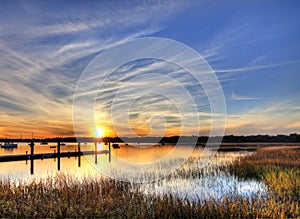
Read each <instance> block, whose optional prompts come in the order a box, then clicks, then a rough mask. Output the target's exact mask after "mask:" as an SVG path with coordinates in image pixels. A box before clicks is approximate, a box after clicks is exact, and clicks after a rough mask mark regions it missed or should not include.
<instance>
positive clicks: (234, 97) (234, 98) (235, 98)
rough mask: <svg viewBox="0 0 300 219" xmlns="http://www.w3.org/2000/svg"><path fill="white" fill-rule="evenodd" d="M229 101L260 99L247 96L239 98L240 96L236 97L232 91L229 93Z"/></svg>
mask: <svg viewBox="0 0 300 219" xmlns="http://www.w3.org/2000/svg"><path fill="white" fill-rule="evenodd" d="M230 99H231V100H261V99H262V98H258V97H248V96H241V95H237V94H236V93H234V92H233V91H232V92H231V96H230Z"/></svg>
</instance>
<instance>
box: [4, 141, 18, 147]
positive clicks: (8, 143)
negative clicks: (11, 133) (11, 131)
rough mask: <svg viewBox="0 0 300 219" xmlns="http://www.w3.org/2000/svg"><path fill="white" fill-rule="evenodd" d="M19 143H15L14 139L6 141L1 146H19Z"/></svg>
mask: <svg viewBox="0 0 300 219" xmlns="http://www.w3.org/2000/svg"><path fill="white" fill-rule="evenodd" d="M17 147H18V144H17V143H13V142H12V141H7V142H4V144H1V148H17Z"/></svg>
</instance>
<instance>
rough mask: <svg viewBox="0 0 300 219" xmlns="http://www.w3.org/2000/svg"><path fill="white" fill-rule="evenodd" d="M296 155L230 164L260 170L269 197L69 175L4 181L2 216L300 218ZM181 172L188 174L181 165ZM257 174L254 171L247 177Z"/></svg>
mask: <svg viewBox="0 0 300 219" xmlns="http://www.w3.org/2000/svg"><path fill="white" fill-rule="evenodd" d="M270 150H271V151H270ZM271 152H272V153H271ZM292 155H293V158H292ZM294 156H296V157H294ZM271 157H272V158H271ZM287 157H289V158H290V159H286V158H287ZM263 158H265V159H263ZM298 158H299V151H297V150H296V153H295V151H294V150H293V149H289V150H285V151H284V152H283V151H278V148H276V149H269V148H264V149H261V150H259V151H258V152H257V153H254V154H252V155H250V156H246V157H243V158H241V159H240V160H239V161H237V162H234V163H233V164H232V165H231V166H230V167H229V170H230V171H232V172H233V173H234V174H239V173H242V174H241V175H240V176H241V177H242V176H247V174H246V172H247V171H248V169H251V168H256V167H258V168H257V169H255V170H260V169H261V171H260V172H259V173H258V174H256V175H258V178H259V179H261V180H263V181H264V182H266V183H267V185H269V186H270V194H269V195H268V196H267V197H265V198H259V197H258V196H257V197H256V196H252V197H242V196H237V195H235V196H227V197H224V199H222V200H221V201H220V200H215V199H214V198H213V197H212V198H210V199H209V200H200V199H193V200H190V199H187V198H180V197H178V196H176V195H175V194H172V193H170V194H164V195H154V194H146V193H145V192H143V191H141V190H140V185H137V184H130V183H125V182H120V181H116V180H112V179H106V178H101V179H95V178H84V179H81V180H79V179H76V178H74V177H72V176H67V175H57V176H56V177H48V178H47V179H44V180H41V181H38V182H37V181H33V182H31V183H25V182H22V181H20V182H14V183H11V182H9V181H5V180H2V181H1V180H0V217H12V218H16V217H18V218H24V217H25V218H29V217H30V218H31V217H38V218H44V217H101V218H103V217H105V218H107V217H109V218H111V217H113V218H284V217H288V218H297V217H298V218H299V217H300V203H299V163H298V161H299V159H298ZM272 159H274V160H272ZM233 167H234V169H235V170H236V172H234V171H233ZM264 168H265V169H264ZM297 169H298V170H297ZM194 171H195V170H193V173H194ZM181 174H182V176H187V173H184V171H183V170H182V172H181ZM259 174H262V175H259ZM253 176H254V177H255V175H252V172H251V174H250V175H248V176H247V177H253ZM198 177H201V174H199V175H198ZM297 186H298V187H297ZM293 189H294V190H293ZM291 190H292V191H293V192H290V191H291Z"/></svg>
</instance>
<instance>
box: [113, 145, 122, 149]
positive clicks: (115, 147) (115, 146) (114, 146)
mask: <svg viewBox="0 0 300 219" xmlns="http://www.w3.org/2000/svg"><path fill="white" fill-rule="evenodd" d="M112 146H113V148H114V149H118V148H120V146H119V144H113V145H112Z"/></svg>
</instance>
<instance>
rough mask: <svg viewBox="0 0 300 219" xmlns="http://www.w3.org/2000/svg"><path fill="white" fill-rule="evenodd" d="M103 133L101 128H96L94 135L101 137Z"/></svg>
mask: <svg viewBox="0 0 300 219" xmlns="http://www.w3.org/2000/svg"><path fill="white" fill-rule="evenodd" d="M104 135H105V133H104V130H103V129H102V128H96V131H95V137H97V138H102V137H103V136H104Z"/></svg>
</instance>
